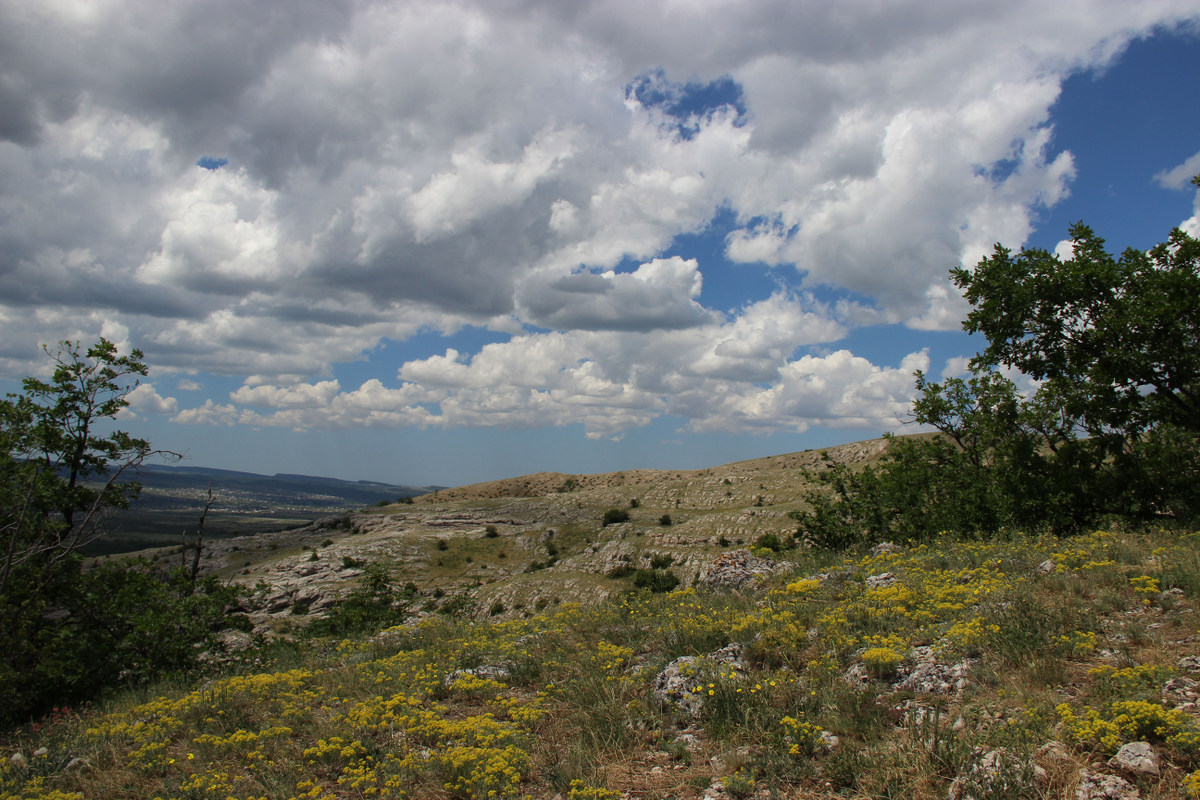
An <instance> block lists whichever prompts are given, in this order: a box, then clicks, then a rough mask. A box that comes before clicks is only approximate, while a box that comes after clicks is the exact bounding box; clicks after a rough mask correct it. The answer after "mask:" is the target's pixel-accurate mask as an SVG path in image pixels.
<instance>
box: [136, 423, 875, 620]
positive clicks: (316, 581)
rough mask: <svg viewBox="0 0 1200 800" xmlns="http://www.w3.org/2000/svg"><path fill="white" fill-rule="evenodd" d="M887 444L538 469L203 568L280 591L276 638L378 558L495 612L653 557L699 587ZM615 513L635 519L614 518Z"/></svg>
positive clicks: (161, 557)
mask: <svg viewBox="0 0 1200 800" xmlns="http://www.w3.org/2000/svg"><path fill="white" fill-rule="evenodd" d="M886 446H887V442H886V440H883V439H876V440H870V441H865V442H856V443H853V444H847V445H841V446H837V447H831V448H827V449H824V450H811V451H806V452H802V453H790V454H784V455H777V456H770V457H765V458H759V459H754V460H750V461H741V462H735V463H731V464H726V465H722V466H717V467H711V468H707V469H701V470H686V471H682V470H629V471H623V472H613V473H605V474H596V475H577V474H571V475H568V474H560V473H537V474H534V475H526V476H521V477H516V478H509V479H506V480H499V481H489V482H486V483H478V484H472V485H468V486H462V487H457V488H452V489H438V490H436V491H433V492H429V493H426V494H423V495H419V496H416V497H412V498H411V502H397V503H391V504H387V505H382V506H380V505H373V506H371V507H368V508H365V509H362V510H359V511H356V512H351V513H345V514H338V515H334V516H327V517H324V518H322V519H320V520H317V521H316V522H314V523H312V524H310V525H307V526H303V527H299V528H291V529H286V530H276V531H272V532H266V533H259V534H255V535H251V536H237V537H232V538H222V539H219V540H213V541H209V542H207V543H206V544H205V547H204V557H203V560H202V564H203V567H204V569H205V570H206V571H208V572H213V573H216V574H218V575H220V576H222V577H223V578H226V579H228V580H232V581H235V582H238V583H241V584H243V585H245V586H247V587H252V586H266V587H269V588H267V589H260V599H259V602H258V605H253V604H251V605H252V607H251V608H250V609H249V610H250V612H251V618H252V619H253V620H254V623H255V625H256V626H257V627H256V630H257V631H258V633H260V634H263V635H276V634H280V633H286V632H288V631H289V630H291V629H293V628H297V627H303V626H304V625H305V624H307V623H308V622H309V621H311V619H312V618H313V617H315V616H322V615H323V614H324V613H325V612H326V610H327V609H329V608H331V607H332V606H333V605H334V604H335V603H336V602H337V601H338V600H339V599H340V598H342V597H345V596H346V595H347V594H348V593H349V592H350V591H351V590H352V588H353V587H354V586H355V585H356V581H357V580H358V579H359V578H360V576H361V574H362V569H363V567H364V566H366V565H368V564H384V565H386V566H387V567H388V569H389V570H390V574H391V577H392V580H393V582H395V583H396V584H397V585H405V584H409V583H411V584H412V585H413V586H414V587H416V589H417V590H418V591H420V592H422V593H431V592H433V591H434V590H437V591H439V592H440V593H441V594H440V595H439V597H438V598H437V605H439V606H441V605H446V604H451V603H455V604H458V607H460V608H462V609H470V610H472V611H473V613H475V614H477V615H479V616H481V617H482V616H489V615H490V616H496V615H497V614H498V613H505V614H509V615H512V614H521V613H525V614H528V613H530V612H531V611H532V610H533V609H535V608H545V607H546V606H547V605H552V604H554V603H556V602H558V601H560V600H561V599H563V598H568V597H569V598H572V599H575V600H587V601H598V600H602V599H604V598H605V597H608V596H609V595H612V594H615V593H618V592H622V591H626V590H627V589H629V588H630V584H631V581H632V580H633V579H634V573H635V572H636V570H637V569H642V568H649V567H650V565H651V562H654V563H659V564H662V563H664V562H667V561H669V562H670V563H669V569H670V571H671V572H672V574H674V575H675V576H676V577H677V578H678V579H679V580H680V581H681V582H682V583H683V584H684V585H688V584H690V583H691V582H693V581H694V580H695V579H696V578H697V577H698V576H699V573H700V571H701V570H702V569H703V568H704V567H705V566H706V565H707V564H708V563H709V562H710V561H712V559H713V558H715V557H716V556H717V555H719V554H720V553H721V552H724V551H726V550H728V549H730V548H735V547H745V546H748V545H753V544H754V542H756V541H757V540H758V539H759V538H760V537H763V536H774V537H775V538H776V540H778V541H779V542H783V543H790V542H791V541H792V539H793V535H794V533H795V530H796V522H795V520H794V519H792V518H790V517H789V516H788V514H789V512H793V511H797V510H799V509H803V508H804V507H805V503H804V501H803V496H804V489H805V488H806V487H807V486H809V484H810V482H811V475H812V474H813V473H814V472H815V471H820V470H821V469H823V468H824V467H825V466H827V465H829V464H832V463H846V464H858V465H862V464H868V463H874V462H876V461H877V460H878V459H879V458H880V457H881V456H882V454H883V453H884V451H885V448H886ZM611 509H618V510H622V511H625V512H626V513H627V514H628V515H629V519H628V521H626V522H622V523H619V524H613V525H605V524H604V523H603V518H604V515H605V513H606V512H607V511H609V510H611ZM664 518H667V519H664ZM668 520H669V524H663V523H664V521H668ZM143 554H144V555H149V556H150V557H151V558H153V559H155V560H157V561H158V563H161V564H163V565H168V564H170V563H173V562H176V561H178V560H179V558H180V555H181V553H180V548H178V547H170V548H160V549H157V550H151V551H145V552H144V553H143ZM497 608H502V609H503V611H502V612H496V613H493V610H494V609H497Z"/></svg>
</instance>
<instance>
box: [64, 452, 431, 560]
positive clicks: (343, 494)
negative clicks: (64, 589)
mask: <svg viewBox="0 0 1200 800" xmlns="http://www.w3.org/2000/svg"><path fill="white" fill-rule="evenodd" d="M123 477H124V476H123ZM130 477H132V479H134V480H136V481H137V482H138V483H140V484H141V485H142V491H141V493H140V494H139V495H138V498H137V499H136V500H135V501H134V502H133V503H132V504H131V506H130V508H129V509H128V510H127V511H124V512H122V513H121V514H119V515H118V516H117V517H116V518H115V519H114V520H113V524H112V525H111V526H110V530H109V532H108V533H107V534H106V535H105V536H104V537H103V538H102V539H101V540H98V541H97V542H94V543H93V544H92V545H90V546H89V547H88V548H87V550H86V552H87V553H88V554H90V555H101V554H108V553H121V552H128V551H130V550H140V549H143V548H147V547H160V546H163V545H176V544H179V542H180V541H181V538H180V537H181V535H182V534H183V532H185V531H194V530H195V529H196V527H197V525H198V522H199V519H200V515H201V512H203V511H204V509H205V508H206V506H207V508H208V511H207V513H206V514H205V523H204V530H205V536H206V537H208V538H213V537H215V538H224V537H228V536H239V535H247V534H256V533H261V532H263V531H277V530H281V529H285V528H291V527H296V526H301V525H305V524H307V523H309V522H312V521H313V520H315V519H319V518H321V517H327V516H330V515H333V514H339V513H342V512H345V511H349V510H351V509H356V508H363V507H364V506H374V505H379V504H380V503H394V502H396V501H397V500H399V499H401V498H408V497H418V496H420V495H424V494H428V493H429V492H433V491H437V490H438V489H441V488H443V487H440V486H403V485H399V484H390V483H381V482H378V481H346V480H342V479H340V478H324V477H320V476H316V475H293V474H286V473H279V474H276V475H261V474H258V473H255V472H241V471H239V470H231V469H217V468H214V467H197V466H174V465H166V464H152V465H143V467H142V468H141V469H140V470H139V471H138V472H137V474H136V475H134V476H130ZM210 488H211V489H212V498H211V503H210V502H209V489H210Z"/></svg>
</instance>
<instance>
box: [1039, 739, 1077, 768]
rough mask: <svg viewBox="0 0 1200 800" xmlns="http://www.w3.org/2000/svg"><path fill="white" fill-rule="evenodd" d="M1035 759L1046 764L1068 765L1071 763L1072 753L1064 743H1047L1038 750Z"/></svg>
mask: <svg viewBox="0 0 1200 800" xmlns="http://www.w3.org/2000/svg"><path fill="white" fill-rule="evenodd" d="M1034 758H1035V759H1036V760H1037V761H1038V762H1040V763H1044V764H1066V763H1068V762H1070V761H1071V753H1070V752H1069V751H1068V750H1067V748H1066V747H1065V746H1064V745H1063V743H1062V742H1046V743H1045V744H1044V745H1042V746H1041V747H1039V748H1038V749H1037V752H1036V753H1035V754H1034Z"/></svg>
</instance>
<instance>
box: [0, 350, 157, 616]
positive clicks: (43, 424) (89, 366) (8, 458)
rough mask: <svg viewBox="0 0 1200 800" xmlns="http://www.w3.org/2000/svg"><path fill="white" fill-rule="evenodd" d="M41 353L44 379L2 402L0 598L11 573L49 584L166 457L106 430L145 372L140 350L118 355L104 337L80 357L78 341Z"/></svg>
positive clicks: (34, 380) (32, 381)
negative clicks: (150, 462) (138, 474)
mask: <svg viewBox="0 0 1200 800" xmlns="http://www.w3.org/2000/svg"><path fill="white" fill-rule="evenodd" d="M44 349H46V352H47V354H48V355H49V356H50V358H51V360H52V361H53V363H54V370H53V373H52V375H51V377H50V380H49V381H43V380H39V379H37V378H32V377H31V378H26V379H25V380H24V381H23V388H24V390H25V391H24V393H22V394H19V395H12V394H10V395H9V396H8V398H7V399H6V400H3V401H0V476H2V478H3V487H0V492H2V493H3V496H2V498H0V502H2V506H0V532H2V534H3V537H4V538H3V541H4V552H3V554H0V593H3V592H4V591H6V589H7V588H8V586H9V584H10V582H11V581H12V580H13V579H14V573H15V572H16V571H18V570H20V571H22V572H24V574H25V580H30V579H33V580H43V579H46V578H48V577H49V576H50V575H51V574H53V572H54V571H55V570H56V569H57V568H58V566H59V565H60V564H61V563H62V562H63V561H64V560H66V559H69V558H70V557H71V556H72V555H73V554H74V553H76V552H77V551H78V550H79V549H80V548H81V547H83V546H84V545H86V544H87V543H89V542H90V541H92V540H93V539H95V538H96V537H97V536H99V535H100V534H101V532H102V531H103V523H104V522H105V521H106V520H107V518H108V517H109V515H110V514H111V512H112V511H113V510H115V509H120V508H125V507H127V506H128V505H129V501H130V500H131V499H132V498H134V497H136V496H137V493H138V490H139V489H140V486H139V485H138V484H137V483H136V482H135V481H132V480H129V479H128V478H129V475H130V473H131V472H132V471H134V470H136V469H137V468H138V467H139V466H141V464H142V463H143V462H144V461H145V460H146V459H147V458H149V457H150V456H151V455H153V454H156V453H159V454H161V453H162V451H154V450H152V449H151V447H150V444H149V443H148V442H146V441H145V440H143V439H136V438H134V437H132V436H130V435H129V434H127V433H125V432H124V431H120V430H114V431H110V432H107V433H106V434H105V433H103V432H102V429H103V428H105V427H106V425H108V423H109V422H110V421H111V420H113V419H114V418H115V417H116V415H117V414H118V413H119V412H120V411H121V409H123V408H125V407H126V406H128V405H129V401H128V399H127V396H128V394H129V392H131V391H132V390H133V389H134V388H135V387H136V386H137V384H138V377H137V376H144V375H145V374H146V371H147V368H146V365H145V363H144V361H143V360H142V359H143V358H144V356H143V354H142V352H141V351H140V350H133V351H132V352H131V353H130V354H129V355H127V356H122V355H119V354H118V353H117V348H116V346H115V345H114V344H112V343H111V342H109V341H107V340H106V339H103V338H102V339H100V341H99V342H97V343H96V344H95V345H93V346H92V347H89V348H88V349H87V350H86V351H84V350H83V349H82V347H81V346H80V344H79V343H78V342H61V343H60V344H59V346H58V348H57V349H56V350H55V351H53V352H51V351H50V350H49V348H44ZM39 576H40V577H39Z"/></svg>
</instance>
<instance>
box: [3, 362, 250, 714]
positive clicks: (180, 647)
mask: <svg viewBox="0 0 1200 800" xmlns="http://www.w3.org/2000/svg"><path fill="white" fill-rule="evenodd" d="M46 352H47V354H48V355H49V356H50V358H51V360H52V362H53V366H54V368H53V371H52V374H51V376H50V378H49V380H41V379H38V378H26V379H25V381H24V382H23V389H24V391H23V392H22V393H21V394H11V395H8V397H7V398H6V399H4V400H0V723H9V722H14V721H19V720H21V719H24V718H27V717H28V716H29V715H31V714H35V713H38V712H39V711H42V710H45V709H46V708H48V707H50V706H52V705H55V704H60V703H70V702H77V701H80V700H84V699H87V698H89V697H92V696H95V695H96V694H97V693H99V692H100V691H102V690H103V689H105V688H107V687H111V686H115V685H118V684H121V683H126V684H127V683H133V682H139V681H143V680H148V679H150V678H151V677H153V676H155V675H158V674H161V673H163V672H168V671H176V670H181V669H186V668H189V667H190V666H192V665H194V663H195V660H196V656H197V654H198V653H199V652H201V651H202V650H203V649H211V648H212V647H213V646H214V644H215V640H214V634H215V632H216V630H217V629H219V628H220V627H221V625H223V624H224V621H225V620H224V609H225V607H226V605H228V604H229V603H230V602H231V601H232V600H233V599H234V596H235V592H234V591H233V590H232V589H229V588H226V587H222V586H220V585H219V584H217V583H215V582H214V581H212V580H205V581H199V582H197V581H196V579H195V575H194V574H191V573H189V571H188V570H186V569H184V568H181V569H179V570H178V571H177V572H176V573H173V574H171V575H166V576H164V575H162V574H158V573H154V572H152V571H150V570H149V568H148V566H147V565H139V564H133V563H123V564H105V565H102V566H99V567H96V568H93V569H85V568H84V565H83V562H82V559H81V558H80V557H79V555H78V551H79V550H80V548H82V547H83V546H84V545H86V544H87V543H89V542H91V541H93V540H94V539H95V538H96V537H98V536H100V535H101V534H102V533H103V531H104V523H105V522H106V521H107V520H108V519H109V517H110V515H111V514H112V513H113V512H114V511H116V510H118V509H121V508H124V507H126V506H127V505H128V504H129V501H130V500H131V499H132V498H134V497H136V495H137V493H138V490H139V488H140V487H139V485H138V484H137V483H136V481H134V480H132V477H133V472H134V471H135V470H136V469H137V468H138V467H139V466H140V465H141V464H142V463H143V462H144V461H145V460H146V459H147V458H148V457H150V456H151V455H154V454H156V453H160V452H161V451H155V450H153V449H152V448H151V447H150V444H149V443H148V442H146V441H144V440H142V439H137V438H134V437H132V436H130V435H129V434H127V433H125V432H124V431H120V430H116V429H114V428H113V421H114V419H115V417H116V416H117V414H118V413H119V412H120V411H121V409H123V408H125V407H127V406H128V404H129V401H128V395H129V393H130V392H131V391H132V390H133V389H134V387H136V386H137V384H138V379H139V377H141V376H144V375H146V372H147V369H146V365H145V363H144V361H143V355H142V353H141V352H140V351H138V350H133V351H131V352H130V354H129V355H127V356H123V355H120V354H119V353H118V352H117V348H116V346H115V345H113V344H112V343H111V342H108V341H107V340H105V339H100V340H99V342H97V343H96V344H95V345H93V346H91V347H89V348H87V349H86V350H84V349H83V348H82V347H81V345H79V344H78V343H76V342H62V343H61V344H60V345H59V346H58V348H57V349H56V350H53V351H51V350H50V349H49V348H46Z"/></svg>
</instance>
